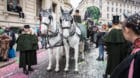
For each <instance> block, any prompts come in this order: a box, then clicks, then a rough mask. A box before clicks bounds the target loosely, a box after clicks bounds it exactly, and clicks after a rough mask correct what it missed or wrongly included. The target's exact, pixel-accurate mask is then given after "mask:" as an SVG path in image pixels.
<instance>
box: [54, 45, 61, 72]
mask: <svg viewBox="0 0 140 78" xmlns="http://www.w3.org/2000/svg"><path fill="white" fill-rule="evenodd" d="M59 49H60V48H59V47H56V48H55V49H54V52H56V55H55V58H56V66H55V71H56V72H58V71H59V56H60V54H59V51H60V50H59Z"/></svg>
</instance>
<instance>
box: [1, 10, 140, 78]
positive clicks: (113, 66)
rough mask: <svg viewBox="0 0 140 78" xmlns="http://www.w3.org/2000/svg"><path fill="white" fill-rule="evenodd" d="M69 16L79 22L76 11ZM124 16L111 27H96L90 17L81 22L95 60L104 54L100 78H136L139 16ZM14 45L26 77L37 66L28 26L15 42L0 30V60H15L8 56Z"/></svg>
mask: <svg viewBox="0 0 140 78" xmlns="http://www.w3.org/2000/svg"><path fill="white" fill-rule="evenodd" d="M73 17H74V21H75V22H76V23H78V25H79V24H81V23H82V22H83V21H82V19H81V16H80V14H79V10H76V11H75V14H74V16H73ZM125 17H126V20H125V21H123V22H121V23H120V21H119V16H113V20H112V24H110V23H109V24H108V25H106V24H102V25H101V26H100V27H99V26H97V25H95V24H94V21H93V20H92V19H90V18H88V19H87V20H85V22H86V23H85V24H86V26H87V27H86V29H87V31H86V32H87V34H85V35H84V37H87V38H85V39H89V40H90V42H91V43H92V44H93V43H94V44H96V48H98V51H99V56H98V57H97V61H104V58H105V57H104V53H105V52H106V54H107V67H106V71H105V74H104V75H103V78H108V76H110V78H140V75H139V72H140V66H139V64H140V56H139V54H140V52H139V51H140V15H139V14H138V13H136V14H133V15H131V16H125ZM45 39H46V38H45V37H44V35H42V48H45V44H44V43H45ZM15 43H17V48H16V51H19V52H20V57H19V58H20V60H19V67H21V68H23V72H24V73H25V74H28V73H29V71H33V68H32V67H31V66H32V65H36V64H37V56H36V51H37V49H38V48H39V46H38V37H37V35H35V33H33V31H32V30H31V28H30V26H29V25H25V26H24V28H23V29H22V30H21V31H20V34H19V37H18V38H17V39H16V37H15V33H14V32H13V31H12V30H11V29H10V27H6V28H2V27H0V61H7V60H8V59H9V58H11V57H15V54H14V53H13V54H14V56H11V57H10V55H9V54H10V53H9V52H11V50H13V46H14V45H15ZM132 45H133V46H132Z"/></svg>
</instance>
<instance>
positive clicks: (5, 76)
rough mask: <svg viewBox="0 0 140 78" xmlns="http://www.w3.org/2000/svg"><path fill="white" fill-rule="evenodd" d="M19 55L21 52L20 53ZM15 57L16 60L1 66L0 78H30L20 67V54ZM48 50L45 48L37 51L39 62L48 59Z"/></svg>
mask: <svg viewBox="0 0 140 78" xmlns="http://www.w3.org/2000/svg"><path fill="white" fill-rule="evenodd" d="M18 55H19V54H18ZM18 55H17V57H16V58H15V60H16V62H15V63H13V64H10V65H8V66H5V67H3V68H0V78H28V76H27V75H24V74H23V72H22V69H19V66H18V64H19V56H18ZM46 55H47V52H46V51H45V50H44V49H41V50H38V51H37V59H38V64H39V63H41V62H42V61H43V60H46V58H44V57H47V56H46Z"/></svg>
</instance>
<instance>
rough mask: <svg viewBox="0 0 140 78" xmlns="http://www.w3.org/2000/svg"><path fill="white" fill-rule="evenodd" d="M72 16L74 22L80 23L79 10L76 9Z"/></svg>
mask: <svg viewBox="0 0 140 78" xmlns="http://www.w3.org/2000/svg"><path fill="white" fill-rule="evenodd" d="M73 18H74V21H75V22H76V23H82V20H81V15H80V14H79V10H78V9H77V10H76V11H75V14H74V15H73Z"/></svg>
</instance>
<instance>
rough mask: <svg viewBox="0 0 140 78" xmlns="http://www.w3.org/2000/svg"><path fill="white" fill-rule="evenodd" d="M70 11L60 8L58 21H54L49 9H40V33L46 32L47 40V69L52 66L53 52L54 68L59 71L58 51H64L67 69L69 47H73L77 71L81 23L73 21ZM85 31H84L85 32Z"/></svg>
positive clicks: (66, 67) (66, 68)
mask: <svg viewBox="0 0 140 78" xmlns="http://www.w3.org/2000/svg"><path fill="white" fill-rule="evenodd" d="M72 11H73V10H70V11H66V10H63V9H62V8H61V17H60V20H59V21H60V23H59V24H58V23H57V21H56V16H55V14H54V13H53V12H52V10H51V9H48V10H44V11H42V14H41V18H42V19H41V25H40V26H41V27H40V31H41V33H46V37H47V41H46V48H47V52H48V53H49V65H48V68H47V70H51V67H52V60H51V59H52V57H53V56H52V54H53V53H54V52H55V54H56V55H55V57H56V68H55V71H56V72H58V71H59V59H60V53H61V52H60V51H61V50H63V48H64V51H65V56H66V64H65V69H64V70H65V71H68V70H69V57H70V55H69V54H70V47H72V48H73V49H74V59H75V71H78V57H79V45H80V43H83V44H82V49H83V48H84V41H81V36H82V32H81V31H82V30H80V27H81V26H82V25H80V24H76V23H75V22H74V21H73V17H72V15H71V14H72ZM85 33H86V32H85ZM82 56H83V58H84V51H82Z"/></svg>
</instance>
